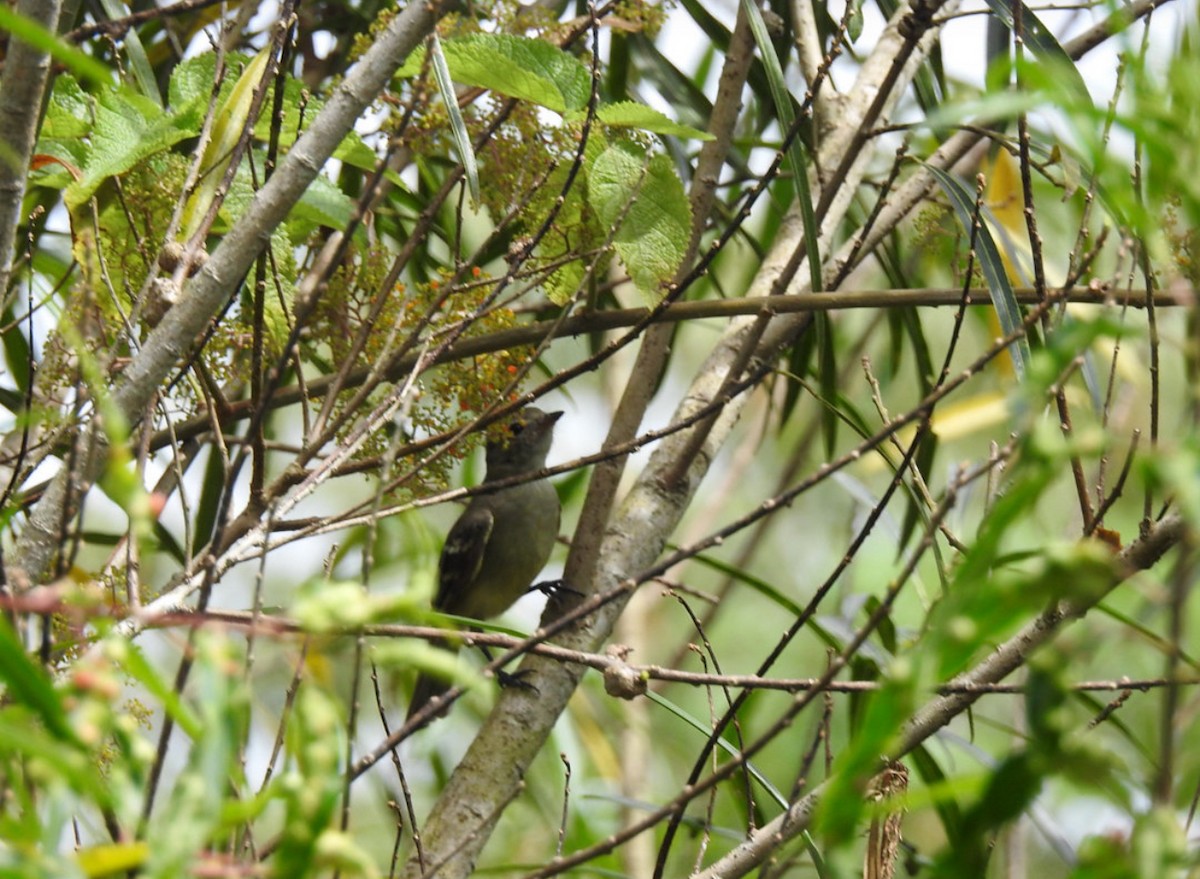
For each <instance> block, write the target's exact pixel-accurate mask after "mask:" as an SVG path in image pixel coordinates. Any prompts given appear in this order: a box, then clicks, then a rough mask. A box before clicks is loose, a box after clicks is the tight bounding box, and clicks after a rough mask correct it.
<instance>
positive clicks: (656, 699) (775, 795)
mask: <svg viewBox="0 0 1200 879" xmlns="http://www.w3.org/2000/svg"><path fill="white" fill-rule="evenodd" d="M646 698H648V699H649V700H650V701H651V702H653V703H654V704H655V705H658V706H660V707H662V708H665V709H666V710H667V711H669V712H670V713H671V714H673V715H674V716H675V717H678V718H679V719H680V720H682V721H683V722H684V723H686V724H687V725H688V726H690V727H691V728H692V729H694V730H696V732H698V733H700V735H701V736H708V735H710V734H711V733H712V728H711V727H710V726H709V725H708V724H705V723H701V722H700V720H699V719H698V718H696V717H694V716H693V715H692V714H691V713H689V712H688V711H687V709H685V708H683V707H681V706H679V705H677V704H675V703H674V702H672V701H671V700H670V699H667V698H666V697H664V696H662V695H660V694H658V693H656V692H654V691H653V690H647V691H646ZM716 745H717V747H719V748H720V749H721V750H722V751H724V752H725V753H726V754H728V755H729V756H730V757H737V756H738V754H739V752H738V749H737V748H736V747H734V746H733V745H732V744H730V743H729V742H727V741H726V740H725V739H724V738H723V737H719V738H717V740H716ZM746 769H747V771H748V772H749V773H750V776H751V777H752V778H753V779H754V780H755V781H757V782H758V783H759V784H761V785H762V787H763V790H765V791H766V792H767V793H769V794H770V795H771V798H772V799H773V800H775V802H776V804H778V805H779V806H782V807H784V808H786V807H787V805H788V802H787V797H785V796H784V795H783V794H782V793H781V792H780V791H778V790H777V789H776V788H775V787H774V785H772V784H771V782H770V781H769V780H768V779H767V778H766V776H764V775H763V774H762V773H761V772H760V771H759V770H758V769H756V768H755V767H754V764H753V763H747V764H746Z"/></svg>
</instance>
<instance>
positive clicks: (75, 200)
mask: <svg viewBox="0 0 1200 879" xmlns="http://www.w3.org/2000/svg"><path fill="white" fill-rule="evenodd" d="M94 113H95V119H96V122H95V125H94V126H93V127H92V129H91V148H90V150H88V151H87V163H86V166H85V167H84V168H83V169H82V170H83V176H82V177H81V178H80V179H79V180H77V181H75V182H74V183H72V184H71V185H70V186H68V187H67V190H66V192H65V193H64V200H65V201H66V203H67V207H68V208H69V209H72V210H73V209H75V208H77V207H79V206H80V205H82V204H84V203H85V202H87V200H88V199H90V198H91V197H92V196H93V195H95V194H96V190H97V189H99V188H100V186H101V185H102V184H103V183H104V181H106V180H107V179H108V178H110V177H115V176H117V175H119V174H124V173H125V172H126V171H129V170H130V169H131V168H133V167H134V166H135V165H137V164H139V163H140V162H142V161H144V160H145V159H146V158H147V157H148V156H152V155H154V154H155V153H157V152H161V151H162V150H165V149H168V148H170V147H172V146H174V145H175V144H177V143H179V142H180V141H181V140H185V139H187V138H189V137H192V136H194V135H195V134H196V133H197V132H198V131H199V119H198V118H197V117H196V116H194V115H191V114H185V115H180V116H176V115H168V114H166V113H164V112H163V110H162V109H161V108H160V107H159V106H158V105H157V104H155V103H154V102H153V101H151V100H150V99H149V98H145V97H142V96H141V95H134V94H131V93H129V92H114V91H105V92H101V93H100V95H99V96H98V98H97V100H96V103H95V109H94Z"/></svg>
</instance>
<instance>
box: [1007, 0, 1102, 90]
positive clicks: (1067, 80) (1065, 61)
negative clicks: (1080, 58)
mask: <svg viewBox="0 0 1200 879" xmlns="http://www.w3.org/2000/svg"><path fill="white" fill-rule="evenodd" d="M1013 3H1020V4H1021V37H1022V39H1024V41H1025V45H1027V46H1028V47H1029V48H1030V49H1031V50H1032V51H1033V53H1034V54H1035V55H1037V57H1038V59H1039V60H1040V61H1042V62H1043V63H1045V64H1048V65H1050V66H1052V67H1053V69H1054V72H1055V75H1056V77H1061V79H1060V82H1061V83H1062V84H1063V85H1064V86H1066V87H1067V88H1068V89H1070V90H1071V91H1072V92H1074V93H1075V95H1076V97H1077V98H1080V99H1083V100H1085V101H1086V102H1088V103H1091V98H1090V96H1089V92H1088V89H1087V85H1086V84H1085V83H1084V81H1083V77H1082V76H1081V75H1080V74H1079V68H1077V67H1076V66H1075V62H1073V61H1072V60H1071V56H1070V55H1068V54H1067V53H1066V51H1065V50H1064V49H1063V47H1062V46H1061V45H1059V43H1058V40H1056V39H1055V38H1054V34H1053V33H1051V31H1050V28H1048V27H1046V25H1044V24H1042V21H1041V19H1039V18H1038V17H1037V16H1036V15H1034V14H1033V10H1031V9H1030V8H1029V7H1028V6H1027V5H1026V4H1025V3H1024V2H1022V0H987V5H988V8H989V9H991V10H992V14H993V15H995V16H996V17H997V18H998V19H1000V21H1002V22H1004V24H1005V25H1007V26H1008V28H1009V29H1010V30H1015V29H1016V19H1015V18H1014V17H1013V12H1012V4H1013Z"/></svg>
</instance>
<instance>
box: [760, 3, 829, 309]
mask: <svg viewBox="0 0 1200 879" xmlns="http://www.w3.org/2000/svg"><path fill="white" fill-rule="evenodd" d="M742 11H743V12H744V13H745V15H746V18H747V20H748V21H749V22H750V31H751V32H752V33H753V34H754V42H755V44H756V45H757V46H758V51H759V53H760V54H761V55H762V58H763V64H764V65H766V68H767V82H768V83H769V84H770V87H771V99H772V101H774V103H775V114H776V115H777V116H778V117H779V127H780V128H782V129H783V130H784V132H787V131H790V130H791V128H792V125H793V123H794V122H795V121H796V114H795V112H794V111H793V109H792V95H791V92H789V91H788V87H787V83H786V82H785V81H784V78H783V68H782V67H781V66H780V64H779V58H778V57H776V55H775V47H774V46H773V45H772V44H771V36H770V34H768V33H767V25H766V23H765V22H764V21H763V17H762V13H761V12H759V10H758V6H757V4H755V3H754V0H742ZM787 158H788V167H789V168H790V170H791V172H792V176H793V177H794V178H795V181H796V197H797V199H798V200H799V203H800V216H801V219H802V220H803V222H804V246H805V251H806V254H807V256H808V275H809V282H810V284H811V285H812V289H813V292H814V293H816V292H819V291H820V290H821V287H822V284H821V253H820V251H819V250H818V247H817V236H818V234H819V233H820V230H819V229H818V227H817V217H816V214H815V213H814V211H813V202H812V192H811V191H810V189H809V186H808V159H807V157H806V156H805V155H804V144H802V143H801V142H800V138H793V140H792V144H791V146H789V147H788V152H787Z"/></svg>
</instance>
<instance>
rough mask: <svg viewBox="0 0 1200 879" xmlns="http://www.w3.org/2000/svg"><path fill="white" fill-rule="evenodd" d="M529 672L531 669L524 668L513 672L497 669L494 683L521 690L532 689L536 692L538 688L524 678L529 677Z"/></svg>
mask: <svg viewBox="0 0 1200 879" xmlns="http://www.w3.org/2000/svg"><path fill="white" fill-rule="evenodd" d="M530 674H531V669H524V670H522V671H514V672H507V671H497V672H496V683H498V684H499V685H500V686H502V687H517V688H519V689H522V690H532V691H533V692H535V693H536V692H537V691H538V688H537V687H535V686H534V685H533V684H531V683H529V681H527V680H525V678H527V677H529V675H530Z"/></svg>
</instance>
